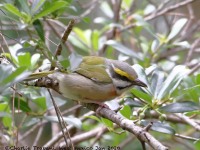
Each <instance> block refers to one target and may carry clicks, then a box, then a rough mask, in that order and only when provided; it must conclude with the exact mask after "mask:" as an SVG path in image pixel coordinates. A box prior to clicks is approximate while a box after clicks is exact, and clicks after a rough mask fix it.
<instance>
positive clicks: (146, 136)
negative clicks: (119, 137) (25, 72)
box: [37, 78, 168, 150]
mask: <svg viewBox="0 0 200 150" xmlns="http://www.w3.org/2000/svg"><path fill="white" fill-rule="evenodd" d="M45 79H48V84H47V85H48V86H46V84H44V85H42V83H43V82H42V81H44V83H46V82H45V81H46V80H45ZM39 81H41V82H40V86H42V87H48V88H50V87H51V86H52V85H54V86H52V87H51V88H53V89H54V90H56V91H57V92H59V89H58V83H57V82H55V81H53V79H49V78H42V79H41V80H39ZM37 84H38V83H37ZM50 85H51V86H50ZM84 106H86V107H87V108H89V109H90V110H93V111H95V112H97V113H98V114H99V115H100V116H102V117H104V118H107V119H109V120H111V121H112V122H113V123H116V124H117V125H119V126H120V127H121V128H122V129H124V130H127V131H129V132H131V133H133V134H134V135H135V136H136V137H137V138H138V139H139V140H140V141H143V142H145V143H147V144H148V145H150V146H151V147H152V148H154V149H159V150H167V149H168V148H167V147H165V146H164V145H162V144H161V143H160V142H159V141H158V140H156V139H155V138H154V137H153V136H152V135H151V134H150V133H148V132H147V131H146V129H143V128H141V127H139V126H137V125H136V124H134V123H133V121H132V120H128V119H125V118H123V117H122V116H120V115H119V114H117V113H115V112H114V111H112V110H110V109H108V108H100V109H97V108H98V107H99V105H97V104H87V103H85V104H84ZM71 128H73V126H68V128H67V129H68V130H70V129H71ZM64 132H65V133H66V130H64ZM60 137H62V133H59V134H58V135H57V137H54V138H53V139H52V140H51V141H49V142H48V143H47V144H45V147H51V146H52V145H54V144H55V143H56V142H57V141H58V140H59V138H60Z"/></svg>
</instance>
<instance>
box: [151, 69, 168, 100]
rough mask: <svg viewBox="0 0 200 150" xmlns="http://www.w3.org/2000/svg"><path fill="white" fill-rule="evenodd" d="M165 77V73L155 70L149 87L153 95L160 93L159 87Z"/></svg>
mask: <svg viewBox="0 0 200 150" xmlns="http://www.w3.org/2000/svg"><path fill="white" fill-rule="evenodd" d="M164 79H165V75H164V73H163V72H161V71H155V72H154V73H153V76H152V81H151V89H152V92H153V95H154V97H157V96H158V94H159V93H160V89H161V88H162V86H163V82H164Z"/></svg>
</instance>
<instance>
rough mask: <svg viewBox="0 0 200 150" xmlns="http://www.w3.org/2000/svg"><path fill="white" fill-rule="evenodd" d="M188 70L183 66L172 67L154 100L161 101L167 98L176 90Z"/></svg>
mask: <svg viewBox="0 0 200 150" xmlns="http://www.w3.org/2000/svg"><path fill="white" fill-rule="evenodd" d="M187 72H188V70H187V69H186V67H185V66H182V65H178V66H176V67H174V69H173V70H172V71H171V73H170V74H169V76H168V77H167V79H166V80H165V81H164V83H163V85H162V88H161V89H160V92H159V93H158V96H157V97H155V99H156V100H162V99H163V98H166V97H169V96H170V95H171V94H172V92H173V91H174V90H175V89H176V88H177V86H178V85H179V83H180V82H181V80H182V79H183V78H184V77H185V76H186V75H187Z"/></svg>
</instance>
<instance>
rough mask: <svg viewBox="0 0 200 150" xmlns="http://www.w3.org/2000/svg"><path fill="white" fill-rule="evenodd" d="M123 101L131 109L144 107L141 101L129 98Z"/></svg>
mask: <svg viewBox="0 0 200 150" xmlns="http://www.w3.org/2000/svg"><path fill="white" fill-rule="evenodd" d="M124 100H125V102H124V104H125V105H129V106H131V107H142V106H143V105H144V104H143V103H142V102H141V101H136V100H134V99H132V98H130V97H127V98H125V99H124Z"/></svg>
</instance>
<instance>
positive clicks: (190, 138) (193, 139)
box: [175, 133, 200, 141]
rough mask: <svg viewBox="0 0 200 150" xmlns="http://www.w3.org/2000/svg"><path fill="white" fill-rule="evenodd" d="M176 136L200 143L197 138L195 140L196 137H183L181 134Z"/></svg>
mask: <svg viewBox="0 0 200 150" xmlns="http://www.w3.org/2000/svg"><path fill="white" fill-rule="evenodd" d="M175 136H176V137H179V138H182V139H186V140H191V141H199V140H200V139H197V138H194V137H190V136H185V135H181V134H178V133H176V134H175Z"/></svg>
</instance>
